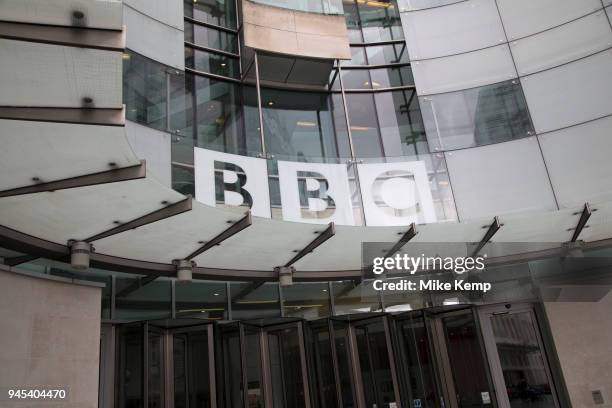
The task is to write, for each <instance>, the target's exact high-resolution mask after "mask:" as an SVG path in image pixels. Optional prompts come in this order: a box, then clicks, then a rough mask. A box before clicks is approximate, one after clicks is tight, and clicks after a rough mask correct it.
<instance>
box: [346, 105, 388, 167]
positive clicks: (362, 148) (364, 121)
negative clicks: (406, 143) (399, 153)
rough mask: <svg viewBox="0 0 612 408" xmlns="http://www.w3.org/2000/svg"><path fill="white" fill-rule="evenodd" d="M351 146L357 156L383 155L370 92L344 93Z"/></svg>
mask: <svg viewBox="0 0 612 408" xmlns="http://www.w3.org/2000/svg"><path fill="white" fill-rule="evenodd" d="M346 105H347V109H348V117H349V123H350V124H351V135H352V137H353V146H354V147H355V155H356V156H357V157H383V156H384V154H383V151H382V146H381V139H380V131H379V129H378V118H377V117H376V107H375V106H374V96H373V95H372V94H346Z"/></svg>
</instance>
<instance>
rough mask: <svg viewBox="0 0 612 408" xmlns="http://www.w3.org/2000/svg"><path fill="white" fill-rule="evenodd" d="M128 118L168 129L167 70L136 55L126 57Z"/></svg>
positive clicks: (124, 98) (125, 85)
mask: <svg viewBox="0 0 612 408" xmlns="http://www.w3.org/2000/svg"><path fill="white" fill-rule="evenodd" d="M123 103H124V104H125V107H126V109H125V116H126V119H128V120H131V121H134V122H138V123H142V124H143V125H146V126H150V127H152V128H155V129H163V130H165V129H166V115H167V112H166V67H165V66H164V65H162V64H159V63H157V62H155V61H153V60H150V59H148V58H146V57H143V56H142V55H139V54H136V53H134V52H129V53H126V54H124V57H123Z"/></svg>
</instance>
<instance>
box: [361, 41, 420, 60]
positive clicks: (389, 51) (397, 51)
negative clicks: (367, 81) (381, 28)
mask: <svg viewBox="0 0 612 408" xmlns="http://www.w3.org/2000/svg"><path fill="white" fill-rule="evenodd" d="M365 50H366V54H367V56H368V63H369V64H370V65H386V64H399V63H403V62H410V57H409V55H408V49H407V48H406V43H401V44H387V45H371V46H368V47H365Z"/></svg>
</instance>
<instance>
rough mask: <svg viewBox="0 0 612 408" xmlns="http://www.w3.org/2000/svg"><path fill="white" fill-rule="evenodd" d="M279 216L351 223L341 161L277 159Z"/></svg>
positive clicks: (343, 168)
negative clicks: (316, 161)
mask: <svg viewBox="0 0 612 408" xmlns="http://www.w3.org/2000/svg"><path fill="white" fill-rule="evenodd" d="M278 174H279V178H280V194H281V202H282V208H283V219H285V220H287V221H300V222H307V223H312V224H327V223H328V222H330V221H334V222H336V223H337V224H341V225H354V224H355V221H354V219H353V207H352V204H351V196H350V190H349V185H348V174H347V172H346V165H344V164H322V163H303V162H284V161H279V162H278Z"/></svg>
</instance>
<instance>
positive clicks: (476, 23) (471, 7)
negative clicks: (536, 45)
mask: <svg viewBox="0 0 612 408" xmlns="http://www.w3.org/2000/svg"><path fill="white" fill-rule="evenodd" d="M402 24H403V26H404V32H405V33H406V38H407V39H408V41H407V44H408V50H409V51H410V59H411V60H413V61H414V60H420V59H426V58H435V57H442V56H446V55H453V54H460V53H463V52H467V51H473V50H477V49H481V48H485V47H490V46H493V45H498V44H500V43H502V42H505V41H506V37H505V35H504V31H503V28H502V25H501V21H500V19H499V13H498V12H497V7H496V6H495V1H494V0H470V1H465V2H461V3H457V4H453V5H451V6H447V7H436V8H432V9H428V10H422V11H416V12H412V13H402Z"/></svg>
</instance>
